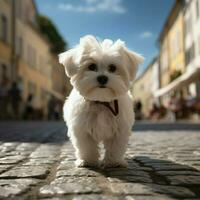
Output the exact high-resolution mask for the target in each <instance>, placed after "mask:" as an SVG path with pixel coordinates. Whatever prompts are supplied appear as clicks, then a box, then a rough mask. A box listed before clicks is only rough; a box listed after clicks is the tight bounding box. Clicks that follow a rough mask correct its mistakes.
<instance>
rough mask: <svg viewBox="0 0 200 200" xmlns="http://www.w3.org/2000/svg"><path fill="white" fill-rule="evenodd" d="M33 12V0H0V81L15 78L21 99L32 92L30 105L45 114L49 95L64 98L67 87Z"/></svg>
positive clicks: (67, 91) (10, 80)
mask: <svg viewBox="0 0 200 200" xmlns="http://www.w3.org/2000/svg"><path fill="white" fill-rule="evenodd" d="M37 14H38V13H37V8H36V5H35V2H34V1H33V0H31V1H26V0H2V1H0V75H1V76H0V81H2V79H5V78H7V79H8V80H9V82H10V83H12V82H13V81H16V82H17V83H18V85H19V86H20V89H21V93H22V99H23V102H25V101H26V99H27V97H28V96H29V95H30V94H32V95H33V97H34V98H33V104H34V108H35V109H40V110H43V113H44V115H45V116H46V115H47V109H48V101H49V98H50V97H51V96H53V97H54V98H55V99H58V100H59V101H64V99H65V96H67V95H68V94H69V91H70V87H69V86H68V85H69V80H67V78H66V76H65V77H64V69H62V68H61V66H60V65H59V63H58V60H57V58H56V56H55V55H53V54H52V53H51V51H50V44H49V42H48V41H47V40H46V38H44V37H43V35H42V34H41V33H40V32H39V29H38V25H37V20H36V17H37ZM58 76H59V77H58ZM55 77H57V78H55ZM66 80H67V81H66ZM65 87H66V88H67V89H65ZM58 88H59V89H58Z"/></svg>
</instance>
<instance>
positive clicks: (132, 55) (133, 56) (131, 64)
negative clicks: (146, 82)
mask: <svg viewBox="0 0 200 200" xmlns="http://www.w3.org/2000/svg"><path fill="white" fill-rule="evenodd" d="M123 50H124V51H123V52H124V56H125V58H126V61H127V65H128V66H127V67H128V70H129V78H130V81H133V80H134V79H135V76H136V72H137V68H138V65H139V64H141V63H142V62H143V60H144V57H143V56H141V55H140V54H138V53H136V52H134V51H130V50H128V49H127V48H126V47H123Z"/></svg>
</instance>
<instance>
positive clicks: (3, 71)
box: [0, 64, 8, 81]
mask: <svg viewBox="0 0 200 200" xmlns="http://www.w3.org/2000/svg"><path fill="white" fill-rule="evenodd" d="M0 74H1V77H0V79H1V81H5V80H7V78H8V77H7V76H8V71H7V66H6V65H5V64H2V65H1V68H0Z"/></svg>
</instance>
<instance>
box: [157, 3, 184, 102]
mask: <svg viewBox="0 0 200 200" xmlns="http://www.w3.org/2000/svg"><path fill="white" fill-rule="evenodd" d="M159 44H160V72H161V73H160V74H161V87H164V86H166V85H168V84H169V83H170V82H171V81H173V80H174V79H176V78H177V77H178V76H180V75H181V74H182V73H184V71H185V51H184V18H183V1H179V0H176V2H175V3H174V6H173V8H172V9H171V11H170V13H169V16H168V17H167V20H166V22H165V24H164V27H163V29H162V31H161V33H160V36H159ZM164 98H165V97H164Z"/></svg>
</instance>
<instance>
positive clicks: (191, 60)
mask: <svg viewBox="0 0 200 200" xmlns="http://www.w3.org/2000/svg"><path fill="white" fill-rule="evenodd" d="M184 24H185V55H186V69H187V71H191V70H195V69H197V68H200V0H186V1H185V9H184ZM188 90H189V93H190V94H191V95H192V96H194V97H200V77H196V78H195V79H194V81H193V82H192V83H191V84H190V85H189V87H188Z"/></svg>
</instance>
